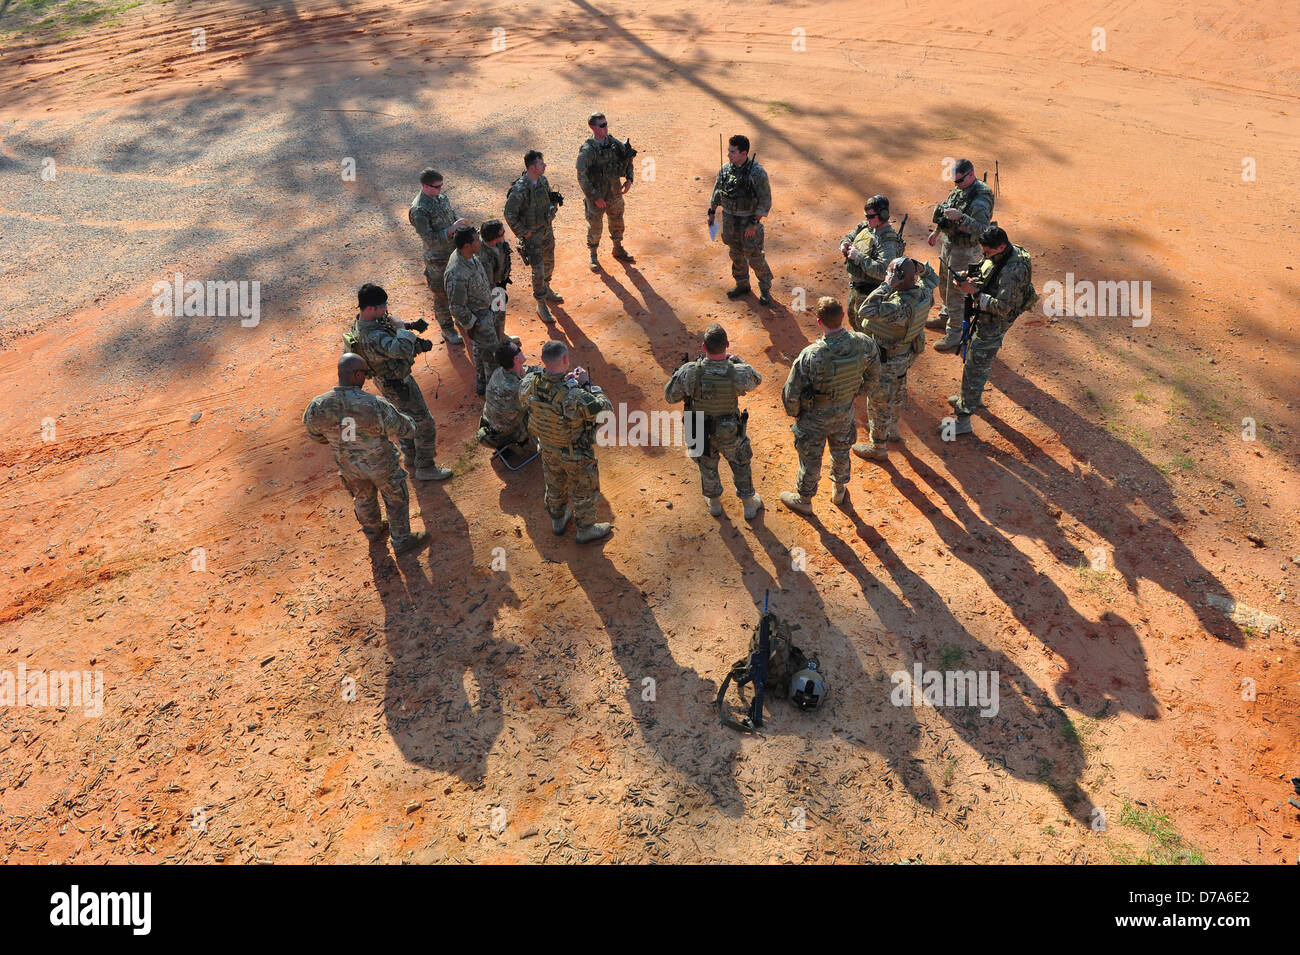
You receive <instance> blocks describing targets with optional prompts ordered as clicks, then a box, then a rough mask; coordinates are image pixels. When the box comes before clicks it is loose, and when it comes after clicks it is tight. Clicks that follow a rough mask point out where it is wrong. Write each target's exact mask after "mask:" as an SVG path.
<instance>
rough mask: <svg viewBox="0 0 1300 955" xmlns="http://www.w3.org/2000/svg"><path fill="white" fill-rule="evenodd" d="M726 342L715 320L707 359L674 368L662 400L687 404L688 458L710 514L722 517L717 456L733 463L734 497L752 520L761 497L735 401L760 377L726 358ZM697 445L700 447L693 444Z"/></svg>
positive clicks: (707, 335) (744, 416) (707, 336)
mask: <svg viewBox="0 0 1300 955" xmlns="http://www.w3.org/2000/svg"><path fill="white" fill-rule="evenodd" d="M727 344H728V343H727V333H726V332H725V331H723V328H722V326H721V325H719V324H718V323H717V322H714V323H713V324H712V325H710V326H709V327H708V329H707V330H706V331H705V333H704V352H705V357H703V358H700V359H697V360H696V361H688V362H686V364H684V365H682V366H681V367H680V368H678V369H677V371H675V372H674V373H673V376H672V378H671V379H669V381H668V384H667V385H665V386H664V398H665V399H667V400H668V401H672V402H676V401H685V402H686V422H687V427H688V428H690V429H691V436H692V437H693V439H694V440H693V441H692V442H691V444H692V448H693V453H692V456H693V457H695V459H696V463H697V464H699V466H700V487H701V488H702V489H703V491H704V497H705V499H706V500H707V501H708V503H709V513H710V514H712V515H713V516H714V517H720V516H721V515H722V478H721V477H719V475H718V456H719V455H721V456H722V457H724V458H726V459H727V463H728V464H729V465H731V477H732V479H733V480H734V481H735V482H736V494H737V495H738V496H739V497H740V500H741V502H742V503H743V504H744V506H745V520H747V521H752V520H753V519H754V516H755V515H756V514H757V513H758V511H759V508H761V507H762V506H763V499H762V498H760V497H759V496H758V495H757V494H755V493H754V477H753V474H752V472H751V470H750V466H749V462H750V460H751V459H752V458H753V457H754V451H753V449H752V448H751V447H750V446H749V435H747V434H746V433H745V430H746V429H745V424H746V422H747V421H748V420H749V412H748V411H746V412H744V413H743V414H742V413H741V411H740V405H739V403H738V402H737V401H736V398H737V397H738V396H740V395H743V394H745V393H746V392H748V391H752V390H753V389H754V388H756V387H758V385H760V384H761V383H762V381H763V379H762V378H761V377H760V376H759V374H758V372H757V371H755V370H754V369H753V368H752V367H750V366H749V365H747V364H745V363H744V362H743V361H741V360H740V359H739V358H737V357H736V356H735V355H728V354H727ZM701 425H702V429H701ZM701 430H702V432H703V433H701ZM700 441H702V442H703V445H704V446H703V448H701V447H700V445H699V444H697V443H695V442H700ZM701 452H702V453H701Z"/></svg>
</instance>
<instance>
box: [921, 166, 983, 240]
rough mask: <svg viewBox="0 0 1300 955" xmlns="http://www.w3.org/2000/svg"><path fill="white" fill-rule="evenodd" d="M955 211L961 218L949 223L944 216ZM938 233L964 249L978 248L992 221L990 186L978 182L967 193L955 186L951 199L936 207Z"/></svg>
mask: <svg viewBox="0 0 1300 955" xmlns="http://www.w3.org/2000/svg"><path fill="white" fill-rule="evenodd" d="M948 209H956V210H957V211H958V212H960V213H961V218H960V219H958V220H956V221H955V222H952V221H949V219H948V217H947V216H945V215H944V212H945V211H947V210H948ZM932 218H933V221H934V223H935V225H936V226H937V227H938V229H939V231H940V232H941V233H942V234H943V236H944V237H945V238H946V239H947V240H948V241H949V242H956V243H959V244H961V245H976V244H978V243H979V237H980V233H981V232H983V231H984V230H985V229H987V228H988V225H989V222H991V221H992V219H993V190H992V189H990V188H989V187H988V183H985V182H981V181H980V180H978V179H976V180H975V181H974V182H972V183H971V184H970V186H969V187H968V188H966V189H962V188H960V187H957V186H954V187H953V190H952V192H950V193H948V198H947V199H945V200H943V202H941V203H939V204H938V205H937V206H935V207H934V216H933V217H932Z"/></svg>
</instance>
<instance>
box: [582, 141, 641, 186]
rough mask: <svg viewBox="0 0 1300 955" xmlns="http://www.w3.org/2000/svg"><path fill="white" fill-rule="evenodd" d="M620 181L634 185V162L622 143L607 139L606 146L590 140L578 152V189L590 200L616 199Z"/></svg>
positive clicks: (604, 143)
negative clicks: (624, 180) (623, 180)
mask: <svg viewBox="0 0 1300 955" xmlns="http://www.w3.org/2000/svg"><path fill="white" fill-rule="evenodd" d="M620 179H626V180H627V181H628V182H631V181H632V160H631V158H630V157H627V156H626V150H625V147H624V145H623V143H622V141H621V140H618V139H615V138H614V137H613V136H606V137H605V141H604V142H603V143H601V142H598V141H597V140H596V137H595V136H591V137H588V139H587V141H586V142H585V143H583V144H582V148H581V149H579V150H578V187H579V188H580V189H582V192H583V195H585V196H586V197H587V198H588V199H606V200H608V199H613V198H614V197H615V196H617V195H618V194H619V193H620V192H621V191H622V189H621V186H620V184H619V180H620Z"/></svg>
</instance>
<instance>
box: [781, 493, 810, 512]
mask: <svg viewBox="0 0 1300 955" xmlns="http://www.w3.org/2000/svg"><path fill="white" fill-rule="evenodd" d="M781 503H782V504H784V505H785V506H786V507H788V508H790V510H792V511H798V512H799V513H800V514H811V513H812V512H813V506H812V501H810V500H809V499H808V498H806V497H804V496H803V495H801V494H799V493H798V492H797V491H782V492H781Z"/></svg>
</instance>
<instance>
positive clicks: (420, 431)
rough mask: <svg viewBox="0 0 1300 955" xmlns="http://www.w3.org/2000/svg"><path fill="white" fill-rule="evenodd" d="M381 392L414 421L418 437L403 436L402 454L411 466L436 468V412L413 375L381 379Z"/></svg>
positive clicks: (415, 467)
mask: <svg viewBox="0 0 1300 955" xmlns="http://www.w3.org/2000/svg"><path fill="white" fill-rule="evenodd" d="M378 385H379V391H380V393H381V394H382V395H383V396H384V397H385V398H387V399H388V400H389V401H391V402H392V403H393V405H394V407H396V408H397V410H398V411H400V412H401V413H402V414H404V415H406V416H407V417H408V418H410V419H411V420H412V421H413V422H415V438H414V439H411V438H403V439H402V442H401V444H402V454H403V455H405V456H406V463H407V465H408V466H409V467H412V468H414V469H415V470H417V471H418V470H419V469H420V468H426V467H428V468H431V467H433V458H434V455H435V454H436V453H437V450H438V426H437V425H436V424H434V423H433V415H431V414H430V413H429V406H428V405H427V404H426V403H425V400H424V392H422V391H421V390H420V386H419V385H418V384H416V381H415V377H414V376H413V375H407V376H406V377H405V378H402V379H400V380H399V379H396V378H380V379H379V381H378Z"/></svg>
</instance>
